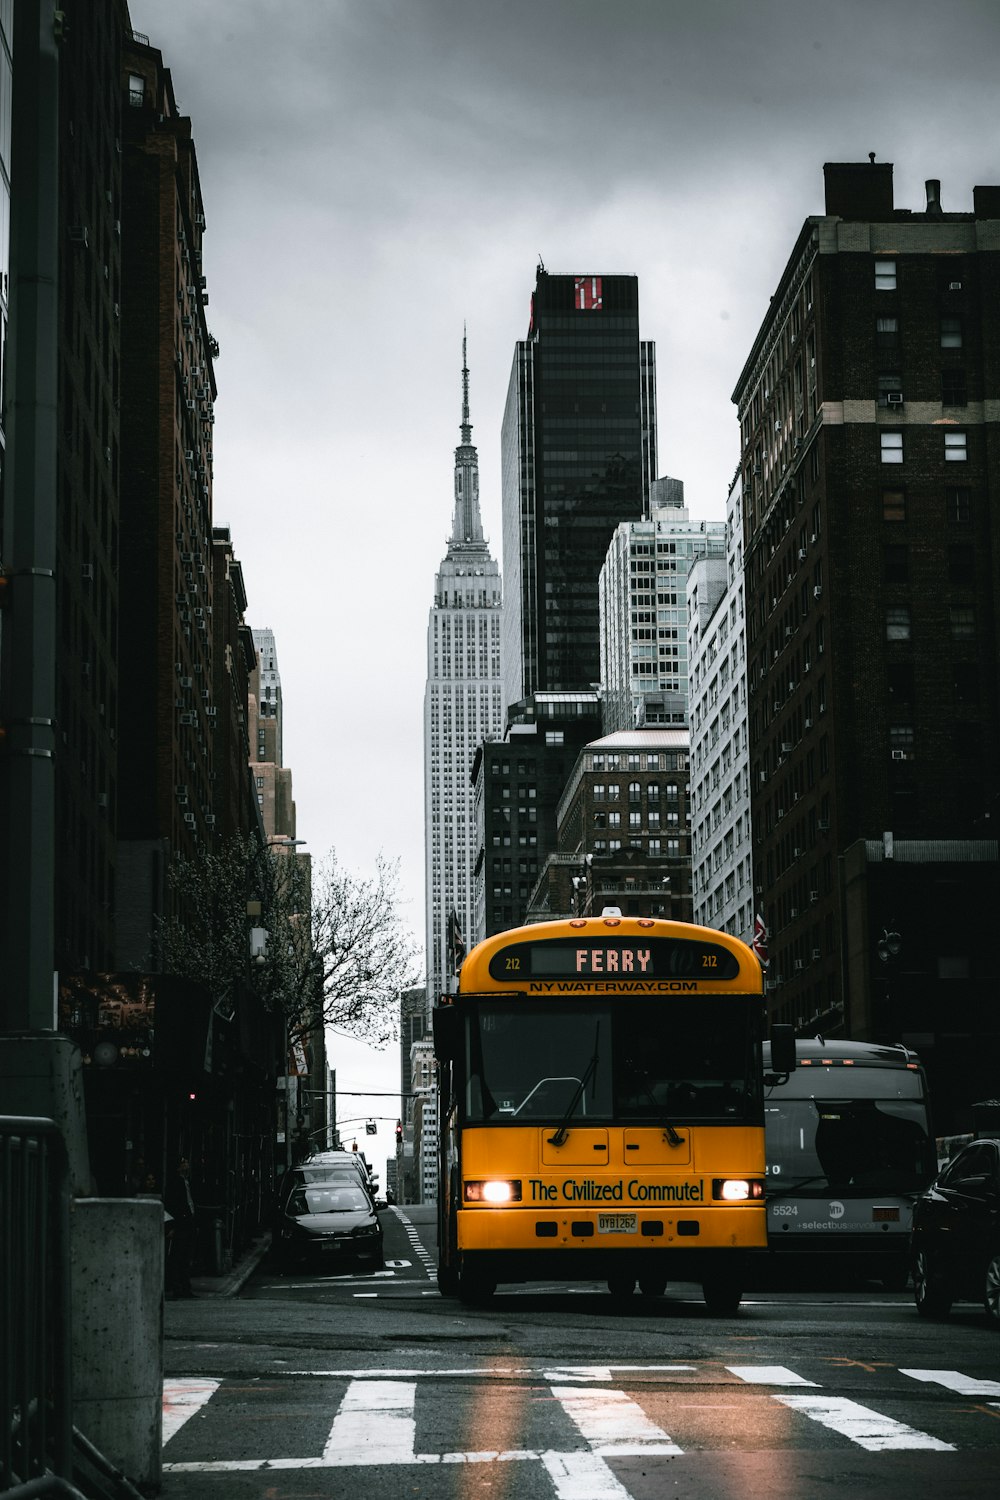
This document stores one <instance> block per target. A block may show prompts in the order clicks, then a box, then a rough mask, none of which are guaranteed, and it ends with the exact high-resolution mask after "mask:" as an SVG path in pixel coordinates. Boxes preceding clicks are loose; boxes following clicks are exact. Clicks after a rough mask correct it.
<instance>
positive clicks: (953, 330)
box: [941, 318, 962, 349]
mask: <svg viewBox="0 0 1000 1500" xmlns="http://www.w3.org/2000/svg"><path fill="white" fill-rule="evenodd" d="M961 347H962V320H961V318H942V319H941V348H942V349H961Z"/></svg>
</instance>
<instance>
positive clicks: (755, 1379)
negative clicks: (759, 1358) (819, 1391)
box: [726, 1365, 818, 1385]
mask: <svg viewBox="0 0 1000 1500" xmlns="http://www.w3.org/2000/svg"><path fill="white" fill-rule="evenodd" d="M726 1369H727V1370H728V1371H729V1373H730V1375H735V1376H736V1377H737V1379H738V1380H747V1381H749V1382H750V1383H751V1384H754V1385H818V1382H817V1381H815V1380H806V1379H805V1377H804V1376H802V1375H796V1373H795V1371H794V1370H786V1369H785V1366H784V1365H726Z"/></svg>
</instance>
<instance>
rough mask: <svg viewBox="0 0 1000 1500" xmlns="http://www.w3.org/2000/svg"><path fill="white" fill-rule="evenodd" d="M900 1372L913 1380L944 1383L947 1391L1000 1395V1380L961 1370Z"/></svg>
mask: <svg viewBox="0 0 1000 1500" xmlns="http://www.w3.org/2000/svg"><path fill="white" fill-rule="evenodd" d="M899 1373H900V1375H909V1377H910V1379H911V1380H926V1381H927V1382H929V1384H931V1385H943V1386H944V1388H945V1390H946V1391H955V1392H957V1394H958V1395H959V1396H1000V1380H974V1379H973V1378H972V1377H971V1376H969V1375H963V1374H962V1373H961V1372H960V1371H959V1370H900V1372H899Z"/></svg>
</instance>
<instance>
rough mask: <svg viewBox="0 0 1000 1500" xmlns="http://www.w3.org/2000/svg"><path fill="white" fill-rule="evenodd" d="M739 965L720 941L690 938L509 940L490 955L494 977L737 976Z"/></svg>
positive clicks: (656, 977) (578, 978)
mask: <svg viewBox="0 0 1000 1500" xmlns="http://www.w3.org/2000/svg"><path fill="white" fill-rule="evenodd" d="M739 972H740V965H739V960H738V959H737V957H736V955H735V954H734V953H731V952H730V950H729V949H728V948H723V947H722V946H721V944H719V943H710V942H702V941H700V940H698V939H689V938H666V937H649V938H634V937H609V938H602V939H601V940H600V941H599V942H595V941H594V940H593V939H592V938H582V937H581V939H580V940H579V941H575V940H570V941H567V940H566V939H565V938H549V939H545V938H543V939H541V940H540V941H537V942H528V943H511V944H509V945H508V946H507V947H506V948H499V949H497V951H496V953H494V955H493V957H492V958H491V959H490V976H491V978H493V979H500V980H507V981H510V980H517V979H519V978H520V979H577V980H584V981H586V980H591V979H593V980H608V979H611V980H619V979H625V980H630V981H633V982H634V981H635V980H643V979H681V978H683V979H723V980H725V979H736V978H737V977H738V976H739Z"/></svg>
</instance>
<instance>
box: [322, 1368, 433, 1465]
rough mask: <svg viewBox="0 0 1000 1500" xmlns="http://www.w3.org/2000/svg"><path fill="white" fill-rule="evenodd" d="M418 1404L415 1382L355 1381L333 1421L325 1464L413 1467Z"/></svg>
mask: <svg viewBox="0 0 1000 1500" xmlns="http://www.w3.org/2000/svg"><path fill="white" fill-rule="evenodd" d="M416 1401H417V1383H416V1381H415V1380H352V1381H351V1383H350V1385H349V1386H348V1387H347V1390H346V1392H345V1394H344V1399H343V1401H341V1403H340V1409H339V1410H338V1412H337V1415H336V1416H335V1417H334V1419H333V1426H332V1427H331V1428H330V1436H329V1437H328V1438H327V1441H326V1447H325V1448H324V1450H323V1458H324V1461H325V1462H327V1463H329V1462H331V1460H335V1461H336V1463H337V1464H338V1465H339V1464H345V1465H346V1464H386V1463H388V1464H410V1463H413V1461H414V1445H415V1442H416V1431H417V1424H416V1418H415V1416H414V1408H415V1406H416Z"/></svg>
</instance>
